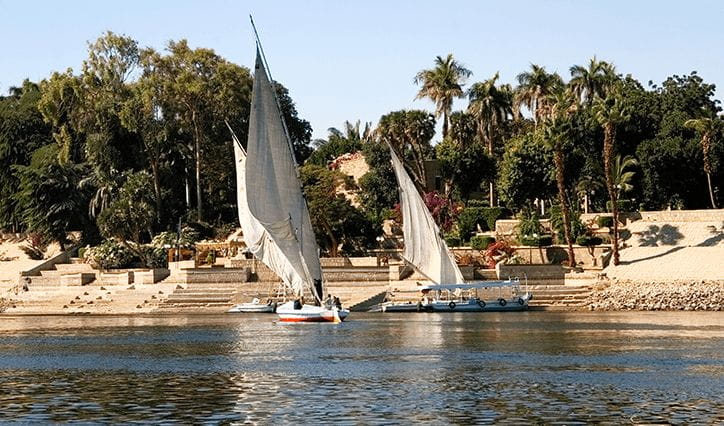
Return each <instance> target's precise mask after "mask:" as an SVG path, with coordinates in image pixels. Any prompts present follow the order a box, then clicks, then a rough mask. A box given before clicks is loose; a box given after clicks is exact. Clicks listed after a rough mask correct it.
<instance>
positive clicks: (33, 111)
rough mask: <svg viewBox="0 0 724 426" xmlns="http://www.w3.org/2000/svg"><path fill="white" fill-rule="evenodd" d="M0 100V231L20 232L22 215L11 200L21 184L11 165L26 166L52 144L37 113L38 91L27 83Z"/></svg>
mask: <svg viewBox="0 0 724 426" xmlns="http://www.w3.org/2000/svg"><path fill="white" fill-rule="evenodd" d="M11 92H12V95H11V96H8V97H5V98H0V164H4V165H6V167H3V168H0V228H6V229H10V230H12V231H13V232H19V231H20V229H21V225H22V220H21V215H22V211H20V210H19V209H18V208H17V202H16V199H15V197H14V194H15V192H17V190H18V186H19V184H20V182H19V181H18V177H17V175H16V174H15V173H14V171H13V168H12V167H10V165H23V166H27V165H28V164H29V163H30V156H31V154H32V153H33V151H35V150H36V149H38V148H40V147H41V146H43V145H46V144H48V143H51V141H52V137H51V132H50V126H48V125H47V124H46V123H45V122H44V121H43V117H42V115H41V114H40V111H38V107H37V105H38V101H39V99H40V90H39V88H38V85H37V84H34V83H31V82H30V81H28V80H25V81H24V82H23V85H22V87H17V88H14V89H13V90H11Z"/></svg>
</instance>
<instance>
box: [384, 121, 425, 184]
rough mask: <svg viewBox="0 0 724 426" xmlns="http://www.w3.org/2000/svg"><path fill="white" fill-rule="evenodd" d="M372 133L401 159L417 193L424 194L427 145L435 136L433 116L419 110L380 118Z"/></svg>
mask: <svg viewBox="0 0 724 426" xmlns="http://www.w3.org/2000/svg"><path fill="white" fill-rule="evenodd" d="M375 132H376V134H377V137H378V138H379V139H380V140H381V141H382V142H386V143H388V144H390V146H392V148H393V149H394V150H395V152H396V153H397V155H398V156H399V157H400V158H401V159H403V160H402V161H403V162H404V163H405V165H406V166H407V170H408V171H409V172H410V175H411V176H412V180H413V181H414V182H415V185H417V188H418V190H420V191H421V192H424V191H425V190H426V186H427V173H426V170H425V160H427V159H428V158H429V157H431V156H432V153H433V150H432V145H431V144H430V141H431V140H432V137H433V135H434V134H435V118H434V117H433V116H432V114H430V113H427V112H425V111H418V110H411V111H405V110H402V111H394V112H391V113H389V114H386V115H383V116H382V117H381V118H380V123H379V125H378V126H377V129H376V131H375Z"/></svg>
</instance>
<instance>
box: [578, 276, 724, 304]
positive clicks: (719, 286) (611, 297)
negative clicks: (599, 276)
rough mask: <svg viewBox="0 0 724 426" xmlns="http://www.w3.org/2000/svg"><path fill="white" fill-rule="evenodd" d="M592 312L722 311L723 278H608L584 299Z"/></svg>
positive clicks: (723, 300) (723, 299)
mask: <svg viewBox="0 0 724 426" xmlns="http://www.w3.org/2000/svg"><path fill="white" fill-rule="evenodd" d="M586 304H587V305H588V307H589V309H590V310H592V311H633V310H636V311H722V310H724V281H721V280H716V281H713V280H700V281H689V280H673V281H666V282H651V281H631V280H624V281H611V282H610V283H608V284H603V283H601V284H598V285H597V286H596V288H595V289H594V291H593V292H591V295H590V296H589V298H588V300H587V301H586Z"/></svg>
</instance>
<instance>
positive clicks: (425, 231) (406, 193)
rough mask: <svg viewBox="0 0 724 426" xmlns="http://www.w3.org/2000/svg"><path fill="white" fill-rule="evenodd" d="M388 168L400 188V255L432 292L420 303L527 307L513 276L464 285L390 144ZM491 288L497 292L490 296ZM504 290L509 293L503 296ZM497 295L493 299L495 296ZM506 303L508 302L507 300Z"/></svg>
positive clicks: (436, 307)
mask: <svg viewBox="0 0 724 426" xmlns="http://www.w3.org/2000/svg"><path fill="white" fill-rule="evenodd" d="M390 156H391V159H392V168H393V169H394V171H395V176H396V178H397V184H398V186H399V190H400V210H401V212H402V233H403V236H404V240H405V251H404V253H403V254H402V257H403V258H404V260H405V261H407V262H408V263H409V264H410V265H412V266H414V267H415V268H416V269H417V270H418V271H419V272H420V273H421V274H422V275H424V276H425V277H426V278H427V279H429V280H430V281H431V282H432V283H433V284H432V285H428V286H425V287H423V288H422V289H421V290H422V291H423V293H425V294H428V293H432V294H433V300H432V301H430V302H429V303H427V304H426V306H423V308H424V309H427V310H433V311H455V312H457V311H488V310H490V311H501V310H506V311H507V310H520V309H525V308H527V306H528V301H529V300H530V298H531V295H530V294H529V293H527V292H526V293H525V294H519V293H520V282H519V281H518V280H517V279H514V280H507V281H493V282H479V283H470V284H466V283H465V279H464V278H463V274H462V272H461V271H460V268H459V267H458V265H457V263H456V262H455V258H454V257H453V255H452V254H451V253H450V250H449V249H448V247H447V244H445V240H443V239H442V237H441V236H440V229H439V228H438V226H437V224H436V223H435V220H434V219H433V217H432V214H430V211H429V210H428V208H427V206H426V205H425V202H424V201H423V199H422V197H421V196H420V193H419V192H417V188H416V187H415V184H414V183H413V182H412V179H410V176H409V175H408V174H407V171H406V170H405V167H404V165H403V164H402V162H401V161H400V159H399V158H398V157H397V155H396V154H395V151H394V150H393V149H392V147H391V146H390ZM491 289H496V290H495V291H493V292H492V293H495V292H496V291H497V294H495V297H493V298H492V300H491V299H490V298H488V299H487V301H486V299H485V298H484V296H483V295H484V294H485V295H487V296H490V294H491V291H490V290H491ZM504 290H505V293H509V294H506V295H504ZM496 297H497V298H496ZM509 302H510V303H509ZM409 307H410V305H409V304H403V305H399V306H398V305H390V306H383V310H385V311H395V310H399V311H403V310H410V309H409Z"/></svg>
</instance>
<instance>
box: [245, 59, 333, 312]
mask: <svg viewBox="0 0 724 426" xmlns="http://www.w3.org/2000/svg"><path fill="white" fill-rule="evenodd" d="M247 151H248V157H247V160H246V171H245V183H246V199H247V204H248V208H249V213H250V214H251V215H252V216H253V217H254V219H255V220H256V221H257V222H258V224H259V225H261V227H262V228H263V229H264V232H265V238H263V240H264V242H263V244H273V245H274V246H275V247H276V249H277V250H278V254H279V256H276V255H273V256H272V255H271V254H270V256H269V258H268V260H269V263H266V261H265V262H264V263H266V264H267V266H269V268H271V269H272V270H273V271H274V272H276V273H277V275H279V277H281V279H282V280H283V281H284V283H285V284H286V285H287V286H288V288H290V289H291V290H293V291H294V292H295V293H296V294H298V295H299V294H302V293H303V291H304V289H305V288H310V289H311V290H312V293H313V294H314V295H315V297H317V298H318V299H321V296H322V295H321V294H320V293H319V292H321V284H320V287H318V288H317V289H315V285H314V284H315V282H317V283H321V279H322V270H321V267H320V264H319V253H318V251H317V242H316V240H315V237H314V231H313V230H312V224H311V221H310V219H309V211H308V210H307V204H306V202H305V200H304V196H303V194H302V188H301V185H300V182H299V178H298V177H297V168H296V164H295V161H294V157H293V154H292V151H291V146H290V143H289V139H288V137H287V133H286V129H285V127H284V123H283V121H282V116H281V112H280V111H279V106H278V104H277V101H276V97H275V94H274V89H273V88H272V85H271V83H270V81H269V78H268V76H267V72H266V69H265V68H264V64H263V63H262V61H261V58H260V55H259V52H258V51H257V55H256V66H255V72H254V88H253V92H252V99H251V116H250V118H249V140H248V144H247ZM244 232H246V231H244ZM269 253H273V252H272V251H269ZM262 260H264V258H262Z"/></svg>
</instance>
